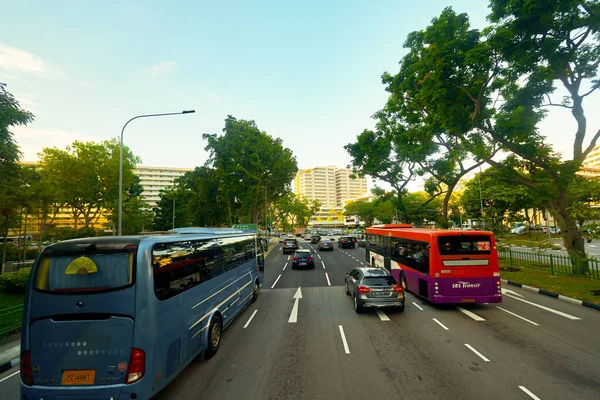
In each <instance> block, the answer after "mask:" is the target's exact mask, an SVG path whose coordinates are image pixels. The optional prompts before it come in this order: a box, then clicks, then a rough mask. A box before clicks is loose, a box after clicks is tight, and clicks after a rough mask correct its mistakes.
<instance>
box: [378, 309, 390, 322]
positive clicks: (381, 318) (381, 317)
mask: <svg viewBox="0 0 600 400" xmlns="http://www.w3.org/2000/svg"><path fill="white" fill-rule="evenodd" d="M375 312H376V313H377V315H379V319H380V320H382V321H390V319H389V318H388V316H387V315H385V314H384V313H383V311H381V310H379V309H377V310H375Z"/></svg>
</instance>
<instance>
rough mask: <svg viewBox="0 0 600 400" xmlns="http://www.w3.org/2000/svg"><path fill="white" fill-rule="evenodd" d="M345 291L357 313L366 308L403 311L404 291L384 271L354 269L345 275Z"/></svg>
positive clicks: (381, 269)
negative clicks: (390, 308)
mask: <svg viewBox="0 0 600 400" xmlns="http://www.w3.org/2000/svg"><path fill="white" fill-rule="evenodd" d="M345 289H346V294H347V295H349V296H352V300H353V301H354V311H356V312H357V313H358V312H361V311H362V309H363V308H367V307H373V308H379V307H394V308H395V309H397V310H398V311H400V312H402V311H404V300H405V298H404V289H403V288H402V285H399V284H398V282H396V280H395V279H394V277H393V276H392V275H391V274H390V273H389V271H388V270H386V269H383V268H370V267H368V268H367V267H365V268H362V267H361V268H355V269H353V270H352V271H350V272H348V273H346V279H345Z"/></svg>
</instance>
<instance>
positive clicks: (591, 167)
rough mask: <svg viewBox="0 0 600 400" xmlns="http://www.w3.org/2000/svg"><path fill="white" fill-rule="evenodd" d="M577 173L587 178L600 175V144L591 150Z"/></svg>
mask: <svg viewBox="0 0 600 400" xmlns="http://www.w3.org/2000/svg"><path fill="white" fill-rule="evenodd" d="M577 173H578V174H579V175H581V176H585V177H586V178H598V177H600V145H597V146H596V147H594V148H593V149H592V151H590V154H588V156H587V157H586V158H585V160H584V161H583V164H582V165H581V168H580V169H579V171H578V172H577Z"/></svg>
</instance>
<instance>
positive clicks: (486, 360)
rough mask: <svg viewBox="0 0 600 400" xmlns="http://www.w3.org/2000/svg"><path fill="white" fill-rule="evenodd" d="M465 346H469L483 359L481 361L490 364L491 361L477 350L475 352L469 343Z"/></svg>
mask: <svg viewBox="0 0 600 400" xmlns="http://www.w3.org/2000/svg"><path fill="white" fill-rule="evenodd" d="M465 346H467V347H468V348H469V349H470V350H471V351H472V352H473V353H475V354H477V355H478V356H479V357H481V359H482V360H483V361H485V362H490V360H488V359H487V358H485V356H484V355H483V354H481V353H480V352H478V351H477V350H475V348H474V347H473V346H471V345H470V344H468V343H465Z"/></svg>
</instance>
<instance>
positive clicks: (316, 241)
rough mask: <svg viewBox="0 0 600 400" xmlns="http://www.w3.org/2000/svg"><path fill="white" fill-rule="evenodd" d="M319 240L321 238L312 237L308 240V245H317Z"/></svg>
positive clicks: (317, 236)
mask: <svg viewBox="0 0 600 400" xmlns="http://www.w3.org/2000/svg"><path fill="white" fill-rule="evenodd" d="M319 240H321V236H319V235H314V236H313V237H311V238H310V243H311V244H317V243H319Z"/></svg>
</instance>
